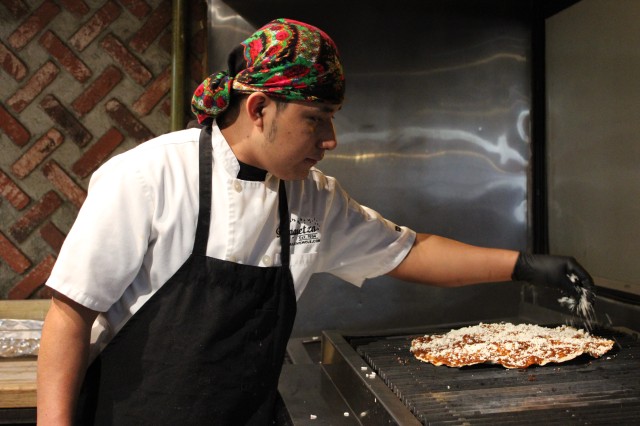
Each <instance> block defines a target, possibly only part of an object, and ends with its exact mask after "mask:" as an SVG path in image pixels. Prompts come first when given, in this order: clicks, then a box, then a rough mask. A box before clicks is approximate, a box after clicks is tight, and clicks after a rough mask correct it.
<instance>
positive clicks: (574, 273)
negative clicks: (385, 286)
mask: <svg viewBox="0 0 640 426" xmlns="http://www.w3.org/2000/svg"><path fill="white" fill-rule="evenodd" d="M388 275H390V276H392V277H395V278H398V279H401V280H404V281H411V282H419V283H425V284H431V285H438V286H443V287H456V286H463V285H468V284H479V283H488V282H501V281H511V280H515V281H527V282H529V283H531V284H535V285H543V286H548V287H555V288H559V289H560V290H561V291H562V292H564V293H565V294H568V295H569V296H571V297H575V298H577V299H578V300H580V299H583V298H584V299H585V301H588V302H589V303H593V301H594V300H595V293H594V283H593V278H591V275H589V273H588V272H587V271H586V270H585V269H584V268H583V267H582V265H580V264H579V263H578V262H577V261H576V260H575V259H574V258H573V257H569V256H555V255H545V254H530V253H523V252H517V251H513V250H504V249H495V248H484V247H478V246H473V245H469V244H465V243H461V242H459V241H455V240H451V239H449V238H444V237H440V236H437V235H430V234H417V235H416V241H415V242H414V244H413V247H412V248H411V251H410V252H409V254H407V257H405V259H404V260H403V261H402V262H401V263H400V264H399V265H398V266H397V267H396V268H395V269H393V270H392V271H391V272H389V274H388Z"/></svg>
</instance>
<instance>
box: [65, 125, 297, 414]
mask: <svg viewBox="0 0 640 426" xmlns="http://www.w3.org/2000/svg"><path fill="white" fill-rule="evenodd" d="M199 143H200V170H199V174H200V176H199V179H200V210H199V212H198V223H197V227H196V236H195V241H194V247H193V253H192V254H191V255H190V256H189V258H188V259H187V261H186V262H185V263H184V264H183V265H182V267H180V269H179V270H178V271H177V272H176V273H175V275H174V276H173V277H171V279H169V281H167V283H166V284H165V285H163V286H162V288H160V290H158V291H157V292H156V293H155V294H154V295H153V296H152V297H151V298H150V299H149V301H148V302H147V303H145V304H144V305H143V306H142V307H141V308H140V310H139V311H138V312H136V313H135V314H134V315H133V316H132V318H131V319H130V320H129V321H128V322H127V323H126V324H125V326H124V327H123V328H122V329H121V330H120V332H119V333H117V334H116V336H114V338H113V340H112V341H111V342H109V344H108V345H107V346H106V347H105V349H104V350H103V351H102V353H101V354H100V355H99V356H98V358H96V360H95V361H94V362H93V363H92V364H91V366H90V367H89V369H88V371H87V375H86V378H85V382H84V384H83V389H82V391H81V396H80V401H79V403H78V416H77V424H79V425H91V424H96V425H117V426H126V425H154V426H157V425H172V426H173V425H198V426H200V425H242V424H251V425H264V424H271V423H272V422H273V419H274V406H275V404H276V401H277V400H278V397H279V395H278V392H277V384H278V377H279V375H280V371H281V369H282V363H283V360H284V356H285V350H286V345H287V341H288V339H289V336H290V334H291V329H292V327H293V321H294V318H295V314H296V298H295V292H294V287H293V279H292V277H291V272H290V271H289V211H288V207H287V198H286V191H285V188H284V183H283V182H282V181H280V187H279V191H278V192H279V216H280V227H279V234H280V242H281V247H282V266H274V267H264V268H263V267H257V266H251V265H241V264H238V263H232V262H228V261H224V260H220V259H214V258H210V257H207V256H206V249H207V241H208V239H209V224H210V218H211V181H212V179H211V177H212V171H211V169H212V152H211V150H212V148H211V128H206V129H203V130H202V132H201V135H200V142H199Z"/></svg>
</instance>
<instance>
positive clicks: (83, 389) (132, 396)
mask: <svg viewBox="0 0 640 426" xmlns="http://www.w3.org/2000/svg"><path fill="white" fill-rule="evenodd" d="M343 96H344V76H343V72H342V67H341V64H340V61H339V57H338V51H337V49H336V46H335V45H334V43H333V41H332V40H331V39H330V38H329V37H328V36H327V35H326V34H325V33H324V32H322V31H321V30H319V29H317V28H315V27H313V26H310V25H308V24H304V23H301V22H296V21H292V20H287V19H278V20H275V21H273V22H271V23H269V24H267V25H266V26H264V27H262V28H260V29H259V30H258V31H256V33H254V34H253V35H252V36H251V37H249V38H248V39H247V40H245V41H244V42H243V43H242V44H241V45H240V46H239V47H238V48H237V49H235V50H234V51H233V52H232V53H231V55H230V57H229V70H228V71H225V72H220V73H218V74H215V75H212V76H211V77H210V78H208V79H207V80H205V82H203V84H202V85H201V86H200V87H199V88H198V89H197V90H196V93H195V95H194V100H193V110H194V112H195V114H196V116H197V118H198V121H199V122H200V123H201V124H203V126H204V128H203V129H197V128H194V129H188V130H183V131H180V132H175V133H171V134H168V135H163V136H160V137H158V138H156V139H154V140H152V141H149V142H146V143H145V144H142V145H141V146H139V147H137V148H135V149H132V150H130V151H128V152H127V153H124V154H122V155H119V156H116V157H114V158H113V159H111V160H110V161H109V162H107V163H106V164H105V165H104V166H103V167H101V168H100V169H99V170H98V171H97V172H96V173H95V174H94V176H93V177H92V180H91V184H90V188H89V195H88V197H87V200H86V202H85V204H84V205H83V207H82V209H81V211H80V213H79V215H78V218H77V220H76V223H75V224H74V226H73V228H72V230H71V231H70V233H69V235H68V237H67V239H66V241H65V244H64V247H63V248H62V250H61V252H60V256H59V258H58V261H57V263H56V265H55V268H54V270H53V271H52V274H51V277H50V279H49V281H48V285H49V286H50V287H51V288H52V289H53V290H54V291H55V296H54V298H53V302H52V307H51V309H50V311H49V313H48V315H47V318H46V321H45V325H44V329H43V335H42V342H41V349H40V356H39V364H38V422H39V424H41V425H45V424H71V423H72V422H73V421H74V420H73V419H74V418H75V422H76V423H77V424H114V425H128V424H153V425H159V424H171V425H173V424H181V425H183V424H193V425H201V424H234V425H236V424H269V423H270V422H271V421H272V419H273V416H274V406H275V405H276V401H277V398H278V395H277V381H278V376H279V374H280V369H281V365H282V361H283V358H284V353H285V347H286V343H287V340H288V338H289V335H290V333H291V328H292V326H293V321H294V318H295V313H296V298H297V297H299V296H300V294H301V293H302V291H303V289H304V287H305V285H306V283H307V282H308V280H309V278H310V276H311V275H312V274H313V273H315V272H330V273H332V274H335V275H337V276H339V277H341V278H343V279H345V280H347V281H350V282H352V283H354V284H356V285H360V284H361V283H362V282H363V281H364V279H366V278H370V277H375V276H379V275H383V274H389V275H391V276H393V277H396V278H399V279H401V280H407V281H415V282H420V283H427V284H433V285H443V286H456V285H466V284H473V283H482V282H496V281H507V280H510V279H512V278H513V279H518V280H521V279H526V280H530V281H535V282H542V283H546V284H549V285H554V286H560V287H561V288H563V289H564V290H566V291H569V292H574V293H576V294H577V293H578V292H581V287H580V286H582V287H586V288H587V289H590V288H591V287H592V283H591V278H590V277H589V275H588V273H587V272H586V271H584V270H583V269H582V267H580V265H578V264H577V263H576V262H575V261H574V260H573V259H571V258H565V257H554V256H534V255H525V254H519V253H518V252H515V251H511V250H501V249H489V248H480V247H475V246H470V245H466V244H463V243H460V242H457V241H453V240H450V239H446V238H442V237H439V236H436V235H427V234H416V233H415V232H414V231H412V230H410V229H408V228H406V227H400V226H397V225H395V224H393V223H391V222H389V221H387V220H385V219H384V218H382V217H381V216H380V215H379V214H378V213H376V212H375V211H373V210H371V209H369V208H367V207H364V206H361V205H359V204H358V203H357V202H355V201H354V200H352V199H351V198H349V196H348V195H347V194H346V193H345V192H344V191H343V190H342V188H341V187H340V186H339V184H338V183H337V182H336V180H335V179H333V178H331V177H328V176H325V175H324V174H322V173H321V172H320V171H319V170H317V169H315V168H314V166H315V164H317V163H318V162H319V161H321V160H322V158H323V156H324V154H325V152H326V151H327V150H332V149H334V148H335V147H336V145H337V142H336V136H335V133H334V128H333V122H332V120H333V116H334V114H335V113H336V112H337V111H338V110H339V109H340V107H341V104H342V101H343ZM302 226H314V227H316V229H317V230H318V235H319V238H318V241H315V242H314V243H312V244H302V243H301V242H300V241H298V239H297V238H296V235H297V233H296V232H295V231H296V230H298V229H300V228H301V227H302ZM292 230H293V232H291V231H292ZM574 276H575V277H574ZM574 281H575V283H574ZM90 342H92V343H91V344H90ZM87 366H89V367H88V368H87ZM85 371H86V374H85Z"/></svg>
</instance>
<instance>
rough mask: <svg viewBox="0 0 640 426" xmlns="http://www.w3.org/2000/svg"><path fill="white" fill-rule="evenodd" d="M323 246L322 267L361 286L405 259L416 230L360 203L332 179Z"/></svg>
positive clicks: (325, 270) (324, 270)
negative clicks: (398, 223) (331, 194)
mask: <svg viewBox="0 0 640 426" xmlns="http://www.w3.org/2000/svg"><path fill="white" fill-rule="evenodd" d="M327 207H328V210H327V216H326V218H325V223H324V225H325V230H326V231H325V232H324V235H323V247H322V256H321V258H322V260H321V263H322V267H321V268H322V270H323V272H329V273H331V274H333V275H336V276H337V277H340V278H342V279H343V280H345V281H348V282H350V283H353V284H355V285H361V284H362V282H363V281H364V280H365V279H366V278H373V277H377V276H380V275H384V274H386V273H387V272H389V271H391V270H392V269H394V268H395V267H396V266H398V265H399V264H400V262H402V260H404V258H405V257H406V255H407V254H408V253H409V250H411V247H412V246H413V242H414V240H415V237H416V233H415V232H414V231H413V230H411V229H409V228H407V227H401V226H398V225H396V224H395V223H393V222H391V221H389V220H387V219H385V218H383V217H382V216H381V215H380V214H379V213H378V212H376V211H375V210H372V209H370V208H368V207H365V206H362V205H360V204H359V203H358V202H356V201H355V200H354V199H352V198H351V197H350V196H349V195H348V194H347V193H346V192H345V191H344V190H343V189H342V188H341V187H340V186H339V184H338V183H337V182H335V192H334V195H333V197H332V198H331V200H330V201H329V202H328V206H327Z"/></svg>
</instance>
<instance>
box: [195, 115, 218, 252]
mask: <svg viewBox="0 0 640 426" xmlns="http://www.w3.org/2000/svg"><path fill="white" fill-rule="evenodd" d="M198 145H199V153H200V155H199V157H200V160H199V164H198V165H199V179H200V181H199V184H200V208H199V210H198V225H197V226H196V237H195V239H194V242H193V253H194V254H198V255H202V256H204V255H206V254H207V242H208V241H209V226H210V224H211V179H212V171H211V170H212V164H211V163H212V159H213V154H212V147H211V127H210V126H207V127H205V128H203V129H202V131H201V132H200V140H199V143H198Z"/></svg>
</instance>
